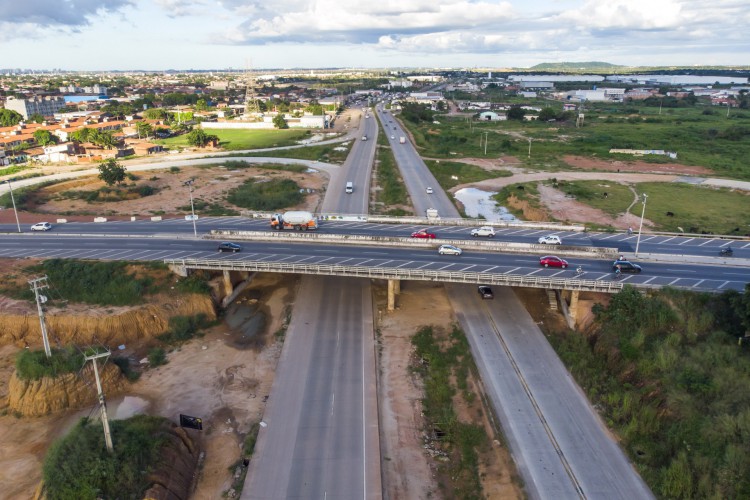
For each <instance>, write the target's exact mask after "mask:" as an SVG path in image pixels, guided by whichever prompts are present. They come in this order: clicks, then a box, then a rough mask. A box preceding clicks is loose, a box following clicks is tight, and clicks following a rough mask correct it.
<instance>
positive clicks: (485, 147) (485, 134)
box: [484, 132, 489, 156]
mask: <svg viewBox="0 0 750 500" xmlns="http://www.w3.org/2000/svg"><path fill="white" fill-rule="evenodd" d="M488 134H489V132H485V133H484V156H487V135H488Z"/></svg>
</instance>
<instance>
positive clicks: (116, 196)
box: [58, 184, 159, 203]
mask: <svg viewBox="0 0 750 500" xmlns="http://www.w3.org/2000/svg"><path fill="white" fill-rule="evenodd" d="M158 192H159V188H157V187H154V186H150V185H148V184H143V185H140V186H135V185H133V186H128V187H123V188H111V187H101V188H99V189H95V190H93V191H78V190H73V189H71V190H68V191H63V192H62V193H60V194H59V195H58V198H61V199H67V200H85V201H87V202H88V203H94V202H108V201H122V200H132V199H136V198H145V197H146V196H153V195H155V194H156V193H158Z"/></svg>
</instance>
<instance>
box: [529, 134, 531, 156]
mask: <svg viewBox="0 0 750 500" xmlns="http://www.w3.org/2000/svg"><path fill="white" fill-rule="evenodd" d="M529 158H531V137H529Z"/></svg>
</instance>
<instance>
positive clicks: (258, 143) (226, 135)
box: [154, 129, 310, 151]
mask: <svg viewBox="0 0 750 500" xmlns="http://www.w3.org/2000/svg"><path fill="white" fill-rule="evenodd" d="M206 133H208V134H211V135H215V136H217V137H218V138H219V146H220V147H221V148H223V149H226V150H227V151H236V150H240V149H262V148H276V147H283V146H294V145H296V144H297V143H298V141H300V140H302V139H304V138H305V137H307V136H309V135H310V132H309V131H307V130H294V129H287V130H252V129H244V130H242V129H206ZM154 142H156V143H157V144H163V145H165V146H168V147H170V148H175V147H189V145H188V142H187V134H183V135H179V136H175V137H170V138H168V139H159V140H156V141H154Z"/></svg>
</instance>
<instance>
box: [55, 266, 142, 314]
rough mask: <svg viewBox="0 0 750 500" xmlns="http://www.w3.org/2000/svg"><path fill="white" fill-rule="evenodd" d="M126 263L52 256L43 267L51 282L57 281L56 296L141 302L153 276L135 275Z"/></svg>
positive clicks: (116, 303)
mask: <svg viewBox="0 0 750 500" xmlns="http://www.w3.org/2000/svg"><path fill="white" fill-rule="evenodd" d="M127 266H128V264H127V263H125V262H100V261H80V260H68V259H50V260H46V261H44V263H43V264H42V266H41V268H42V270H43V271H44V272H45V273H46V274H47V276H48V277H49V281H50V283H55V284H57V286H55V288H54V291H55V294H54V295H53V296H52V298H53V299H56V298H58V297H59V298H61V299H64V300H69V301H73V302H84V303H87V304H97V305H102V306H126V305H134V304H141V303H143V296H144V295H146V294H148V293H149V292H151V291H152V290H153V280H152V279H151V278H149V277H148V276H143V277H136V276H135V275H133V274H132V273H131V272H129V271H128V269H127ZM62 284H64V286H62Z"/></svg>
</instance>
